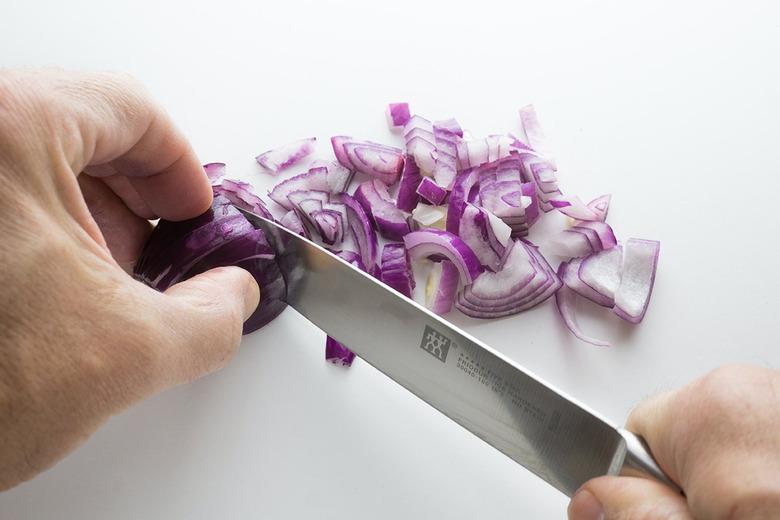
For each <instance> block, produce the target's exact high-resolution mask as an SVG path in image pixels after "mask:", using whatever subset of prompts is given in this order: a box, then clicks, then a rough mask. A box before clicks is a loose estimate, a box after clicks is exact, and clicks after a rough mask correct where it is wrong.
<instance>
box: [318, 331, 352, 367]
mask: <svg viewBox="0 0 780 520" xmlns="http://www.w3.org/2000/svg"><path fill="white" fill-rule="evenodd" d="M325 360H326V361H330V362H331V363H333V364H334V365H341V366H345V367H349V366H352V362H353V361H355V353H354V352H352V351H351V350H349V349H348V348H347V347H345V346H344V345H342V344H341V343H339V342H338V341H336V340H335V339H333V338H331V337H330V336H327V337H326V338H325Z"/></svg>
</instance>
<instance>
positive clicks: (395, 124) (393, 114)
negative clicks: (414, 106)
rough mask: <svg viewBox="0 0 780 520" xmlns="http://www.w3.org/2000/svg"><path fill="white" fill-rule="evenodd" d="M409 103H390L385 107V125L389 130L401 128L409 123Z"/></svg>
mask: <svg viewBox="0 0 780 520" xmlns="http://www.w3.org/2000/svg"><path fill="white" fill-rule="evenodd" d="M410 117H411V116H410V114H409V103H390V104H389V105H387V124H388V126H389V127H390V130H397V129H399V128H401V129H402V128H403V127H404V125H405V124H406V123H408V122H409V118H410Z"/></svg>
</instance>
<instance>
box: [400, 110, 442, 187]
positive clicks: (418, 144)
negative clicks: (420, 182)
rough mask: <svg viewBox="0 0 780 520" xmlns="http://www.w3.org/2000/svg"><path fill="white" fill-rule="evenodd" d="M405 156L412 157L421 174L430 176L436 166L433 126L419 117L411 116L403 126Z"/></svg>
mask: <svg viewBox="0 0 780 520" xmlns="http://www.w3.org/2000/svg"><path fill="white" fill-rule="evenodd" d="M404 141H405V142H406V154H407V155H409V156H412V157H414V160H415V162H416V163H417V166H419V168H420V171H421V172H422V173H423V174H430V173H432V172H433V169H434V168H435V166H436V156H437V154H436V144H435V141H434V137H433V125H432V124H431V122H430V121H428V120H427V119H425V118H424V117H420V116H417V115H415V116H412V117H411V118H409V121H407V123H406V125H404Z"/></svg>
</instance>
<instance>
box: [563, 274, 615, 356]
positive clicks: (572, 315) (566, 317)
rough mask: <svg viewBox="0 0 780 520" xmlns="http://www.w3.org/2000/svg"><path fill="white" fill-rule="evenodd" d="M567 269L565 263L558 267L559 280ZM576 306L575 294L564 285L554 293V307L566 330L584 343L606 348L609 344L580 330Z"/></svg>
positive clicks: (564, 275)
mask: <svg viewBox="0 0 780 520" xmlns="http://www.w3.org/2000/svg"><path fill="white" fill-rule="evenodd" d="M567 268H568V265H567V263H566V262H563V263H562V264H561V265H560V267H558V277H559V278H562V279H563V278H566V276H567V274H566V271H567ZM576 304H577V294H576V293H575V292H574V291H572V290H571V289H570V288H569V287H567V286H566V285H564V286H563V287H561V288H560V289H559V290H558V291H557V292H556V293H555V305H556V307H558V312H559V313H560V315H561V318H563V323H564V324H566V328H567V329H569V331H570V332H571V333H572V334H574V335H575V336H576V337H577V338H579V339H581V340H582V341H584V342H585V343H590V344H591V345H595V346H597V347H608V346H609V342H607V341H603V340H600V339H596V338H592V337H590V336H587V335H585V334H584V333H583V332H582V330H580V326H579V324H578V323H577V317H576Z"/></svg>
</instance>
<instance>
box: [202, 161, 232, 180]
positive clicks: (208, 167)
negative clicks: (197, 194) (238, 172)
mask: <svg viewBox="0 0 780 520" xmlns="http://www.w3.org/2000/svg"><path fill="white" fill-rule="evenodd" d="M203 170H205V172H206V176H207V177H208V178H209V181H211V184H212V186H213V185H216V184H219V183H220V179H222V177H224V176H225V171H226V169H225V163H223V162H213V163H208V164H204V165H203Z"/></svg>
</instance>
